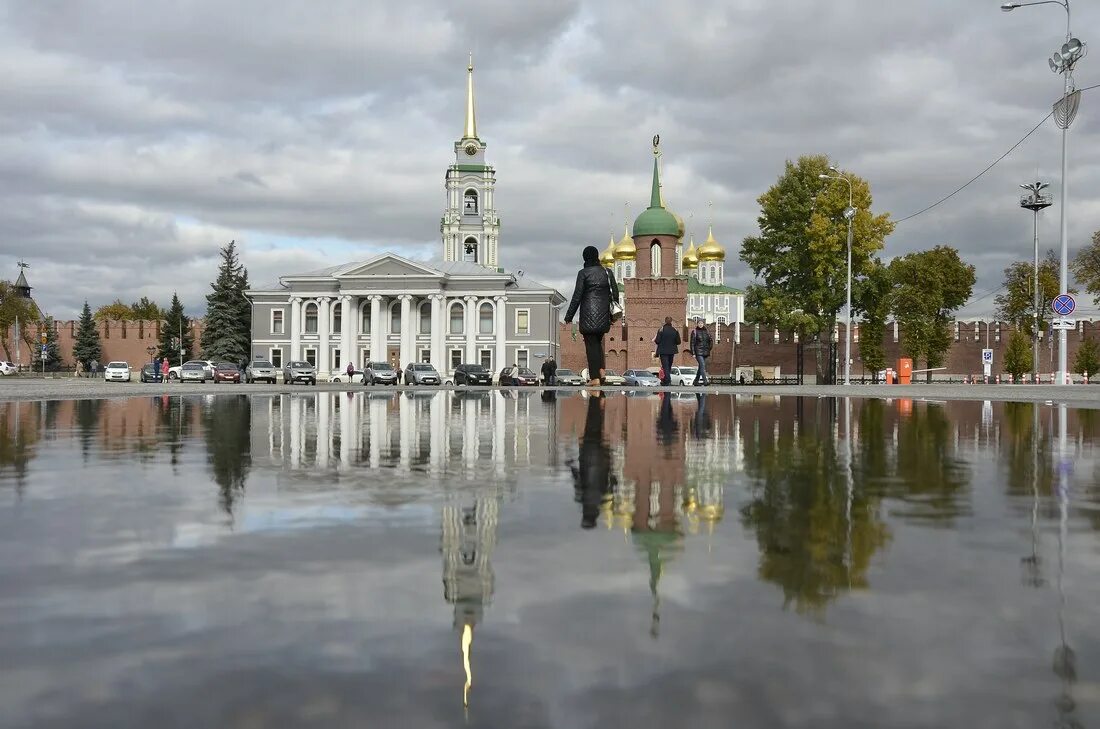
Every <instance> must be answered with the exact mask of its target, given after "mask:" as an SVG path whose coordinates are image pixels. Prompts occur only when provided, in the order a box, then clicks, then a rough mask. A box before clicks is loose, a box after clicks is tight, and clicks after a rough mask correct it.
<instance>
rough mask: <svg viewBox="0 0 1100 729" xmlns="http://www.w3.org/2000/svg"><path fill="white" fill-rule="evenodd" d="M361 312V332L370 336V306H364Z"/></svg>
mask: <svg viewBox="0 0 1100 729" xmlns="http://www.w3.org/2000/svg"><path fill="white" fill-rule="evenodd" d="M359 312H360V313H359V331H361V332H362V333H363V334H370V304H366V305H364V306H363V308H362V309H360V310H359Z"/></svg>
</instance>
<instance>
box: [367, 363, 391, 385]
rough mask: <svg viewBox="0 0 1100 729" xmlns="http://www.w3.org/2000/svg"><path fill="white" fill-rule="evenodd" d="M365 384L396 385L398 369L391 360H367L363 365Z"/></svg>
mask: <svg viewBox="0 0 1100 729" xmlns="http://www.w3.org/2000/svg"><path fill="white" fill-rule="evenodd" d="M363 384H364V385H396V384H397V370H395V369H394V368H393V365H391V364H390V363H389V362H367V364H366V365H365V366H364V367H363Z"/></svg>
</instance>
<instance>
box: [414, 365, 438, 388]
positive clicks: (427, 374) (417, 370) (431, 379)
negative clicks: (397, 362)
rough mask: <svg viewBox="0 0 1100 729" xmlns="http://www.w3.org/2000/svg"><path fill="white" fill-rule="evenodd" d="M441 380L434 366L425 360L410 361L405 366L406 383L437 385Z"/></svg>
mask: <svg viewBox="0 0 1100 729" xmlns="http://www.w3.org/2000/svg"><path fill="white" fill-rule="evenodd" d="M442 381H443V378H442V377H440V376H439V373H438V372H437V371H436V369H435V367H432V366H431V365H430V364H428V363H426V362H410V363H409V364H407V365H406V366H405V384H406V385H438V384H439V383H440V382H442Z"/></svg>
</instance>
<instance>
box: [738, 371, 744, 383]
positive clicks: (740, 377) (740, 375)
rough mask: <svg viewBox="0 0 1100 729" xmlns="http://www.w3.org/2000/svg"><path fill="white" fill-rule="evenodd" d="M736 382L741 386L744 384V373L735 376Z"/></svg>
mask: <svg viewBox="0 0 1100 729" xmlns="http://www.w3.org/2000/svg"><path fill="white" fill-rule="evenodd" d="M737 381H738V382H740V383H741V384H742V385H744V384H745V373H744V372H742V373H741V374H739V375H738V376H737Z"/></svg>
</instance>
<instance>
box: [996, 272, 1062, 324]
mask: <svg viewBox="0 0 1100 729" xmlns="http://www.w3.org/2000/svg"><path fill="white" fill-rule="evenodd" d="M1058 279H1059V270H1058V259H1057V258H1055V257H1054V251H1048V252H1047V255H1046V258H1044V259H1043V260H1042V261H1040V262H1039V311H1038V314H1039V317H1038V319H1039V321H1038V324H1039V330H1040V331H1042V330H1043V329H1046V326H1045V324H1046V322H1047V321H1048V320H1049V319H1050V315H1051V313H1052V312H1051V309H1050V302H1052V301H1054V297H1056V296H1057V295H1058V294H1059V293H1061V291H1060V290H1059V289H1060V288H1061V286H1060V285H1059V281H1058ZM1004 287H1005V292H1004V293H1003V294H998V295H997V298H996V299H995V300H994V301H995V303H996V305H997V318H998V319H1001V320H1003V321H1007V322H1011V324H1012V326H1014V327H1016V328H1017V329H1022V330H1023V331H1024V333H1025V334H1027V335H1028V336H1032V335H1033V334H1034V332H1033V331H1032V323H1033V321H1034V319H1035V317H1034V314H1035V311H1034V309H1035V301H1034V288H1035V264H1034V263H1033V262H1031V261H1017V262H1016V263H1013V264H1012V265H1011V266H1009V267H1008V268H1006V269H1005V279H1004Z"/></svg>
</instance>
